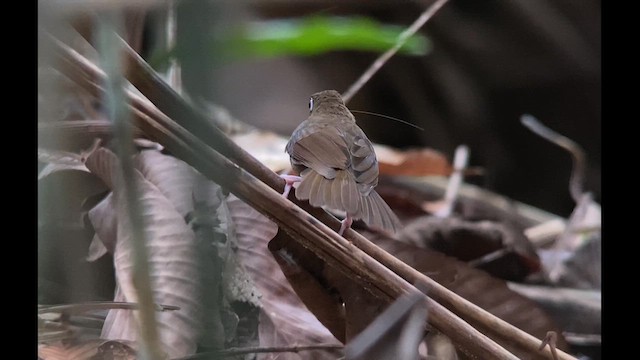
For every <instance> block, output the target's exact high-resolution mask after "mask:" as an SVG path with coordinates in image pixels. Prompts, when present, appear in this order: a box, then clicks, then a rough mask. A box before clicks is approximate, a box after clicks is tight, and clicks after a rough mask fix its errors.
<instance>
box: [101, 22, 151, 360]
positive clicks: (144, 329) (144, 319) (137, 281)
mask: <svg viewBox="0 0 640 360" xmlns="http://www.w3.org/2000/svg"><path fill="white" fill-rule="evenodd" d="M110 15H111V16H108V15H105V17H100V18H99V22H98V48H99V50H100V51H99V52H100V59H101V63H102V64H103V66H104V69H105V74H106V79H105V93H104V95H105V104H106V108H107V112H108V114H109V118H110V119H111V121H113V133H114V137H115V139H116V150H117V153H118V155H119V158H120V162H119V164H120V166H119V174H118V179H119V184H118V186H117V188H118V189H121V191H122V192H123V195H124V196H123V197H122V198H121V199H122V200H124V201H125V204H126V205H125V206H124V211H125V214H123V215H124V216H125V217H127V218H128V219H129V221H130V223H131V231H132V234H131V235H132V250H133V257H134V261H133V263H134V264H133V266H134V269H133V279H132V282H133V285H134V288H135V289H136V295H137V297H138V301H139V303H140V309H139V314H140V323H139V329H140V357H141V359H144V360H146V359H149V360H151V359H160V358H161V357H162V355H161V354H162V350H161V347H160V342H159V340H158V328H157V323H156V317H155V308H156V306H155V303H154V301H153V290H152V289H151V278H150V275H149V264H148V261H147V259H148V256H147V247H146V238H145V231H144V228H145V224H144V219H143V217H142V215H141V214H142V209H141V206H140V202H139V201H138V194H139V191H138V188H137V182H136V181H135V176H134V168H133V161H132V158H131V156H132V154H133V137H132V131H131V127H130V123H129V114H130V113H129V112H128V111H127V107H126V105H125V104H126V100H127V99H126V97H125V94H124V81H123V78H122V74H121V72H120V71H121V66H120V65H121V64H120V59H121V58H120V54H121V43H120V42H119V41H118V39H117V35H116V29H118V27H119V25H120V21H121V20H122V19H121V14H119V13H115V12H114V13H111V14H110ZM107 16H108V17H107ZM125 281H126V280H125Z"/></svg>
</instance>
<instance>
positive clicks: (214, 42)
mask: <svg viewBox="0 0 640 360" xmlns="http://www.w3.org/2000/svg"><path fill="white" fill-rule="evenodd" d="M404 30H405V28H404V27H402V26H397V25H388V24H382V23H379V22H377V21H375V20H372V19H369V18H365V17H310V18H301V19H300V18H298V19H280V20H267V21H260V22H253V23H248V24H245V25H242V26H240V27H239V28H237V29H232V30H230V31H229V33H228V35H227V36H225V37H224V38H223V39H220V38H216V39H211V42H210V44H209V49H210V51H215V53H216V54H217V56H219V58H220V59H221V60H222V61H232V60H238V59H242V58H273V57H278V56H313V55H319V54H323V53H327V52H331V51H345V50H350V51H370V52H380V53H381V52H384V51H386V50H388V49H389V48H391V47H392V46H393V45H394V44H395V42H396V40H397V39H398V37H399V36H400V34H401V33H402V32H403V31H404ZM430 49H431V44H430V42H429V40H428V39H427V37H425V36H424V35H420V34H417V35H414V36H412V37H410V38H409V39H408V40H407V41H406V43H405V44H404V45H403V46H402V47H401V48H400V50H399V53H400V54H405V55H412V56H421V55H425V54H427V53H428V52H429V50H430ZM183 52H184V51H183ZM183 52H181V51H180V44H177V48H175V49H171V50H169V51H167V52H158V53H155V54H154V55H153V56H152V58H151V60H150V63H151V64H152V66H153V67H154V68H156V69H159V68H162V67H164V66H165V65H166V64H167V63H168V61H169V59H170V58H172V57H174V56H175V57H178V58H180V57H181V56H182V55H184V56H193V54H187V53H186V52H184V54H183Z"/></svg>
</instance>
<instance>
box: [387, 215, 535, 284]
mask: <svg viewBox="0 0 640 360" xmlns="http://www.w3.org/2000/svg"><path fill="white" fill-rule="evenodd" d="M399 239H400V240H401V241H403V242H406V243H408V244H412V245H416V246H418V247H421V248H426V249H431V250H436V251H439V252H442V253H444V254H445V255H448V256H452V257H455V258H456V259H458V260H461V261H464V262H469V263H470V264H471V263H473V266H475V267H478V268H480V269H482V270H485V271H487V272H489V273H491V274H492V275H493V276H497V277H499V278H501V279H505V280H511V281H521V280H523V279H524V278H525V277H526V276H528V275H530V274H532V273H535V272H537V271H539V270H540V260H539V259H538V255H537V253H536V251H535V248H534V247H533V245H531V243H530V242H529V240H528V239H527V237H526V236H525V235H524V233H523V232H522V230H521V229H519V228H517V227H516V226H514V225H511V224H509V223H506V222H504V223H503V222H495V221H468V220H464V219H461V218H458V217H448V218H438V217H434V216H423V217H420V218H417V219H414V220H413V221H412V222H411V223H409V224H408V225H407V226H406V227H405V228H404V229H403V231H402V232H401V233H400V234H399Z"/></svg>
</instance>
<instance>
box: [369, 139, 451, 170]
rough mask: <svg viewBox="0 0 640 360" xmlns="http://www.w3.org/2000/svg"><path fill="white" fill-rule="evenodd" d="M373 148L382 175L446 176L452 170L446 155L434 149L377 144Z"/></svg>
mask: <svg viewBox="0 0 640 360" xmlns="http://www.w3.org/2000/svg"><path fill="white" fill-rule="evenodd" d="M374 148H375V151H376V156H377V158H378V165H379V167H380V174H382V175H405V176H433V175H441V176H448V175H450V174H451V171H452V167H451V164H450V163H449V161H448V160H447V157H446V156H444V155H443V154H442V153H440V152H438V151H436V150H434V149H430V148H422V149H410V150H405V151H400V150H396V149H393V148H391V147H388V146H384V145H379V144H375V145H374Z"/></svg>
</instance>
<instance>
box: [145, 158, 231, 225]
mask: <svg viewBox="0 0 640 360" xmlns="http://www.w3.org/2000/svg"><path fill="white" fill-rule="evenodd" d="M134 164H135V167H136V168H137V169H138V170H139V171H140V172H141V173H142V175H143V176H144V178H145V179H147V180H148V181H150V182H151V183H152V184H154V185H155V186H157V187H158V189H159V190H160V191H161V192H162V194H164V196H165V197H166V198H167V199H168V200H169V201H170V202H171V204H173V206H174V207H175V208H176V210H177V211H178V213H180V215H182V216H183V217H185V216H186V215H187V214H188V213H190V212H191V211H193V209H194V204H193V202H194V198H195V199H196V200H197V201H202V202H204V203H205V204H207V205H210V206H211V207H212V208H213V209H216V208H217V207H218V205H219V204H220V199H219V196H218V192H219V191H220V187H219V186H218V185H216V184H215V183H214V182H212V181H210V180H209V179H207V178H205V177H204V176H202V175H201V174H200V173H198V172H197V171H196V170H195V169H194V168H193V167H191V166H190V165H189V164H187V163H185V162H184V161H182V160H180V159H177V158H175V157H173V156H169V155H164V154H162V153H161V152H160V151H157V150H145V151H142V152H140V153H139V154H138V155H136V157H135V160H134Z"/></svg>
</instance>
